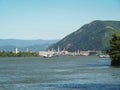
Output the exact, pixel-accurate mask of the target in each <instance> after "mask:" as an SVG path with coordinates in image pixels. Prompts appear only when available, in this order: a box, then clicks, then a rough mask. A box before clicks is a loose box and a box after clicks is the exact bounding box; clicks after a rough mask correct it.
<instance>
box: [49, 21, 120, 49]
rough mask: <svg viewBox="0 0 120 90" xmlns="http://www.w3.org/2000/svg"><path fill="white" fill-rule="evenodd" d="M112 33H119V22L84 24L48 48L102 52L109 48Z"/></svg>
mask: <svg viewBox="0 0 120 90" xmlns="http://www.w3.org/2000/svg"><path fill="white" fill-rule="evenodd" d="M114 32H120V21H100V20H96V21H93V22H91V23H89V24H85V25H84V26H82V27H81V28H80V29H78V30H77V31H75V32H73V33H71V34H70V35H68V36H66V37H65V38H63V39H62V40H60V41H59V42H57V43H56V44H54V45H52V46H51V47H50V48H54V49H57V48H58V47H60V48H61V49H64V48H65V49H66V50H68V51H75V50H78V49H79V50H104V49H107V48H109V45H110V44H109V40H110V38H111V36H112V34H113V33H114Z"/></svg>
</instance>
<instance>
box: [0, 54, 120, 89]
mask: <svg viewBox="0 0 120 90" xmlns="http://www.w3.org/2000/svg"><path fill="white" fill-rule="evenodd" d="M76 89H78V90H120V68H117V67H111V66H110V59H109V58H98V57H97V56H87V57H85V56H60V57H52V58H42V57H9V58H0V90H76Z"/></svg>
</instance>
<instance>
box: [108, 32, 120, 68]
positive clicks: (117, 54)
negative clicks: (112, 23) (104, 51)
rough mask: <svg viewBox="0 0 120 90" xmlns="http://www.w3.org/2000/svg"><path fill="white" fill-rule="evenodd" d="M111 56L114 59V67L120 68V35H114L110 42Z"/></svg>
mask: <svg viewBox="0 0 120 90" xmlns="http://www.w3.org/2000/svg"><path fill="white" fill-rule="evenodd" d="M110 46H111V48H110V50H109V55H110V57H111V59H112V61H111V65H112V66H120V33H114V34H113V35H112V38H111V40H110Z"/></svg>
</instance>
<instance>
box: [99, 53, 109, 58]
mask: <svg viewBox="0 0 120 90" xmlns="http://www.w3.org/2000/svg"><path fill="white" fill-rule="evenodd" d="M109 57H110V56H109V55H104V54H103V55H99V58H109Z"/></svg>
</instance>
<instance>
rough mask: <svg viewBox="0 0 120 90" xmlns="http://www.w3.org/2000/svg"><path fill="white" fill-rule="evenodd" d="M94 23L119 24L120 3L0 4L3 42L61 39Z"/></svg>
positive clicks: (55, 0) (48, 0)
mask: <svg viewBox="0 0 120 90" xmlns="http://www.w3.org/2000/svg"><path fill="white" fill-rule="evenodd" d="M93 20H118V21H120V0H0V39H11V38H12V39H61V38H63V37H65V36H66V35H68V34H70V33H72V32H74V31H76V30H77V29H78V28H80V27H81V26H82V25H84V24H86V23H90V22H91V21H93Z"/></svg>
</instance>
